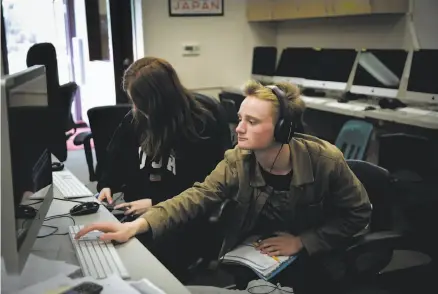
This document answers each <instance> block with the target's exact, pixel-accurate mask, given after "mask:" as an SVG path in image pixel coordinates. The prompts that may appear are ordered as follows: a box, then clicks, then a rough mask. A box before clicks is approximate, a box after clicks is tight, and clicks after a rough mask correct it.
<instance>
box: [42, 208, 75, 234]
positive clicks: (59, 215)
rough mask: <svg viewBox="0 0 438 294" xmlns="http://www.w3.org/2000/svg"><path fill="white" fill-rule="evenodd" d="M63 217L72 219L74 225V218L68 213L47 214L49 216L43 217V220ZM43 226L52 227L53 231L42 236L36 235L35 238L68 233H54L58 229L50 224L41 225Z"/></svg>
mask: <svg viewBox="0 0 438 294" xmlns="http://www.w3.org/2000/svg"><path fill="white" fill-rule="evenodd" d="M63 217H67V218H69V219H71V220H72V221H73V226H75V225H76V222H75V220H74V218H72V217H71V216H70V213H65V214H58V215H52V216H49V217H47V218H45V219H44V221H49V220H52V219H56V218H63ZM43 226H45V227H49V228H53V229H55V230H54V231H53V232H51V233H49V234H46V235H42V236H37V238H46V237H50V236H65V235H68V232H67V233H60V234H56V232H58V230H59V228H58V227H55V226H50V225H43Z"/></svg>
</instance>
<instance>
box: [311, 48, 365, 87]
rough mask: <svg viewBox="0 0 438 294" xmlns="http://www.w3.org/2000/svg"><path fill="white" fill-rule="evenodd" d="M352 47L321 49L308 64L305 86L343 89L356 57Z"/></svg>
mask: <svg viewBox="0 0 438 294" xmlns="http://www.w3.org/2000/svg"><path fill="white" fill-rule="evenodd" d="M357 55H358V54H357V51H356V50H354V49H322V50H319V51H318V53H317V54H316V58H315V60H314V61H313V62H312V63H311V65H310V72H309V75H308V76H307V77H306V80H304V84H303V86H304V87H305V88H313V89H323V90H338V91H345V90H346V88H347V83H348V79H349V77H350V74H351V72H352V69H353V66H354V63H355V61H356V57H357Z"/></svg>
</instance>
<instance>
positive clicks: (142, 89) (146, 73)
mask: <svg viewBox="0 0 438 294" xmlns="http://www.w3.org/2000/svg"><path fill="white" fill-rule="evenodd" d="M123 89H124V90H125V91H126V92H127V94H128V96H129V97H130V99H131V100H132V102H133V104H134V106H133V113H134V118H135V120H136V122H137V127H138V130H140V137H141V138H140V140H141V141H140V144H141V146H142V149H143V151H144V152H145V153H146V154H147V155H148V156H151V157H152V158H159V157H160V156H162V155H163V153H165V152H169V151H170V148H171V146H172V144H173V143H174V142H175V141H174V140H175V139H176V138H178V137H180V136H183V137H184V138H186V139H187V140H191V141H195V140H199V139H202V138H203V137H202V136H201V132H202V131H203V129H204V128H205V127H206V124H207V120H208V119H209V118H210V119H213V120H214V117H213V115H212V114H211V112H210V111H209V110H207V109H206V108H205V107H204V106H203V105H202V104H200V103H199V102H198V101H196V100H195V98H194V96H193V94H192V93H191V92H190V91H188V90H187V89H186V88H184V86H183V85H182V84H181V82H180V80H179V78H178V75H177V74H176V72H175V70H174V68H173V67H172V66H171V65H170V64H169V63H168V62H167V61H165V60H163V59H160V58H155V57H144V58H141V59H139V60H137V61H135V62H134V63H133V64H132V65H131V66H130V67H129V68H128V69H127V70H126V72H125V74H124V77H123ZM199 124H201V127H199Z"/></svg>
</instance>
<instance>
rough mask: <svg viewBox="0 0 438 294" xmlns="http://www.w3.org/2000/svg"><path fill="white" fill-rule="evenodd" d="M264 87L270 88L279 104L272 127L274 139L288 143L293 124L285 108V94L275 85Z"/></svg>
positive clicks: (293, 127) (293, 129) (291, 134)
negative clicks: (273, 127) (276, 119)
mask: <svg viewBox="0 0 438 294" xmlns="http://www.w3.org/2000/svg"><path fill="white" fill-rule="evenodd" d="M266 88H269V89H271V90H272V93H274V95H275V97H277V100H278V105H279V107H278V110H279V111H278V121H277V123H276V124H275V129H274V139H275V141H277V142H279V143H282V144H288V143H289V141H290V140H291V139H292V137H293V135H294V132H295V126H294V123H293V120H292V119H291V117H290V114H289V112H288V110H287V108H286V94H285V93H284V92H283V91H282V90H281V89H280V88H278V87H277V86H275V85H271V86H266Z"/></svg>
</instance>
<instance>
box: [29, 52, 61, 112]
mask: <svg viewBox="0 0 438 294" xmlns="http://www.w3.org/2000/svg"><path fill="white" fill-rule="evenodd" d="M26 65H27V67H30V66H33V65H44V66H45V67H46V79H47V96H48V101H49V105H50V106H52V105H53V103H56V101H57V100H58V99H57V97H58V95H59V94H58V93H59V76H58V59H57V57H56V49H55V46H53V44H52V43H38V44H34V45H32V46H31V47H30V48H29V50H28V51H27V56H26Z"/></svg>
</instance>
